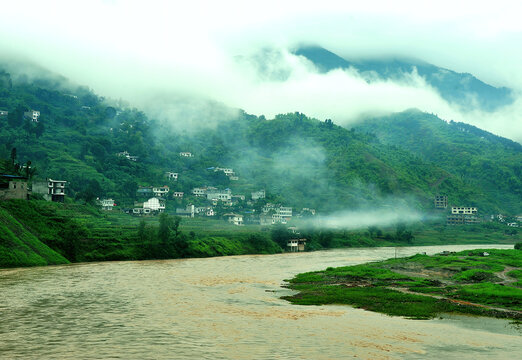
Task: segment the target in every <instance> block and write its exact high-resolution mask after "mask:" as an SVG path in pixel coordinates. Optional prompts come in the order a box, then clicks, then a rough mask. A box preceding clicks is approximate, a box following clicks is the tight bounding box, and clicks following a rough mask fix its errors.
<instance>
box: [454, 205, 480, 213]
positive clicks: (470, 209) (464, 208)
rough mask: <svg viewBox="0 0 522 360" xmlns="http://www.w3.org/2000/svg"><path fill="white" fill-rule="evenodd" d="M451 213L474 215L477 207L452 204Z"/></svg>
mask: <svg viewBox="0 0 522 360" xmlns="http://www.w3.org/2000/svg"><path fill="white" fill-rule="evenodd" d="M451 213H452V214H464V215H476V214H477V208H476V207H469V206H452V207H451Z"/></svg>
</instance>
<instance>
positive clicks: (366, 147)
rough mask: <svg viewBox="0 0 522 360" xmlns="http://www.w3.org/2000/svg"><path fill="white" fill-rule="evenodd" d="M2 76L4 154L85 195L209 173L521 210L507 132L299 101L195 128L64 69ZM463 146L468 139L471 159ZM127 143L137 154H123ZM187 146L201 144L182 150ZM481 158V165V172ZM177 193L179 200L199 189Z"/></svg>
mask: <svg viewBox="0 0 522 360" xmlns="http://www.w3.org/2000/svg"><path fill="white" fill-rule="evenodd" d="M0 79H1V81H0V110H4V111H8V112H9V114H8V116H7V117H2V118H1V121H0V144H1V145H0V157H2V158H8V157H9V156H10V153H11V151H12V149H13V148H16V149H17V156H18V161H19V162H21V163H25V162H26V161H28V160H30V161H31V162H32V164H31V166H32V167H33V168H36V174H35V177H39V178H45V177H51V178H58V179H62V180H67V181H68V182H69V187H68V197H69V198H72V199H75V200H77V201H81V202H93V200H94V199H95V198H96V197H100V198H101V197H105V196H107V197H112V198H114V199H115V200H116V202H117V203H118V204H122V205H129V206H132V204H133V202H134V200H135V199H136V190H137V188H138V186H139V185H163V184H168V185H169V186H171V190H172V191H183V192H185V194H187V195H190V194H191V190H192V188H194V187H197V186H205V185H212V186H216V187H219V188H226V187H230V188H231V189H232V191H233V193H234V194H244V195H246V197H247V198H248V197H249V194H250V192H251V191H256V190H259V189H266V191H267V197H268V198H267V200H268V201H273V202H279V203H284V204H286V205H288V206H293V207H296V208H300V207H308V208H315V209H318V210H319V211H321V212H323V213H328V212H333V211H335V210H340V209H351V208H361V207H365V206H372V205H386V206H390V207H392V208H393V207H394V206H397V205H399V204H402V203H407V204H408V205H410V206H414V207H417V208H423V209H430V208H431V207H432V204H433V202H432V199H433V196H434V195H435V194H439V193H442V194H447V195H448V196H449V197H450V199H451V202H452V203H455V204H459V205H468V206H473V205H474V206H479V207H480V208H481V210H482V211H484V212H497V211H508V212H510V213H513V214H516V213H519V212H520V211H521V210H522V209H521V208H520V206H521V202H520V201H519V200H520V164H521V163H522V158H521V153H520V149H519V148H517V144H516V143H512V142H509V141H508V140H506V139H500V138H496V137H495V139H497V140H495V141H493V142H491V141H489V140H484V142H481V141H479V140H477V136H476V135H474V134H473V133H472V131H470V132H464V131H460V132H459V135H458V136H457V135H453V133H451V134H450V133H444V132H439V133H436V134H434V133H433V132H428V131H426V132H422V133H421V132H419V133H417V134H413V133H412V134H411V135H408V132H405V131H404V130H402V129H397V130H395V129H394V128H391V127H390V128H389V129H388V130H389V136H390V138H383V137H382V136H379V134H377V135H374V134H373V133H374V130H373V129H372V128H370V127H367V128H360V129H359V128H358V129H355V130H353V129H352V130H348V129H345V128H342V127H339V126H337V125H335V124H334V121H332V120H329V119H328V120H326V121H320V120H317V119H312V118H308V117H307V116H305V115H304V114H301V113H290V114H284V115H278V116H276V117H275V119H272V120H267V119H265V118H264V116H260V117H257V116H253V115H249V114H246V113H244V112H238V115H237V116H233V117H231V118H230V119H223V121H221V122H220V123H219V124H218V125H217V127H216V128H215V129H214V128H207V129H200V130H194V131H193V132H192V133H190V134H187V133H180V132H178V131H176V130H175V129H176V128H175V127H173V126H171V124H169V122H168V121H166V122H160V121H158V120H156V119H151V118H148V117H147V116H146V115H145V114H144V113H143V112H141V111H139V110H137V109H132V108H129V107H125V106H120V105H118V103H117V102H115V101H112V100H110V99H104V98H102V97H99V96H97V95H96V94H94V93H93V92H92V91H90V90H89V89H87V88H84V87H76V86H72V85H70V84H68V83H67V82H66V81H65V80H64V79H62V78H59V77H52V76H45V77H40V78H31V79H29V78H27V77H23V76H22V77H20V76H18V77H11V75H10V74H8V73H6V72H3V73H1V74H0ZM31 109H34V110H38V111H40V113H41V115H40V118H39V121H38V122H36V123H35V122H32V121H30V120H28V119H24V116H23V113H24V111H27V110H31ZM406 114H407V113H406ZM404 116H406V115H404ZM381 120H383V119H381ZM384 120H386V119H384ZM435 120H437V119H435ZM382 123H383V124H391V122H386V121H383V122H382ZM436 124H437V123H436V122H435V121H434V123H433V125H429V126H436ZM368 126H369V125H368ZM383 126H384V125H383ZM389 126H392V125H389ZM451 126H454V127H455V126H457V125H451ZM462 126H463V125H462ZM412 131H413V130H412ZM477 131H478V130H477ZM403 137H404V138H403ZM391 139H395V140H394V141H391ZM400 139H402V140H400ZM498 139H500V140H498ZM468 140H469V141H468ZM486 141H487V143H488V144H489V143H490V142H491V143H492V144H494V145H491V146H494V151H495V152H494V154H493V153H492V154H489V151H487V149H489V148H485V147H484V143H485V142H486ZM462 142H464V143H465V148H462V146H463V145H462ZM398 144H402V145H401V147H399V146H398ZM408 144H410V145H408ZM415 144H417V145H415ZM421 144H426V145H429V144H434V145H433V146H432V147H430V151H433V152H434V154H432V155H429V154H428V153H423V152H421V151H418V150H416V149H415V146H417V147H423V146H424V145H421ZM435 144H437V145H435ZM513 144H514V145H513ZM406 145H408V146H406ZM455 149H463V150H462V151H461V153H462V154H461V155H459V156H460V159H461V160H462V162H461V161H460V160H457V159H459V157H458V156H455V151H456V150H455ZM517 149H518V150H517ZM123 151H127V152H128V153H129V154H131V155H132V156H137V157H138V158H137V161H131V160H129V159H127V158H125V157H122V156H118V155H117V154H118V153H120V152H123ZM184 151H187V152H191V153H192V154H193V155H194V156H193V157H181V156H180V155H179V153H180V152H184ZM459 151H460V150H459ZM485 152H486V153H488V155H487V156H486V155H485ZM443 154H444V155H443ZM442 157H445V158H446V160H445V161H442V160H441V159H442ZM499 159H506V161H500V160H499ZM461 163H462V164H465V166H464V165H463V166H459V164H461ZM452 164H453V165H452ZM510 164H511V165H513V166H511V165H510ZM516 164H518V167H517V166H516ZM468 165H470V166H471V167H469V169H470V170H467V169H468V167H467V166H468ZM216 166H220V167H230V168H233V169H234V171H235V172H236V174H237V175H238V177H239V180H237V181H231V180H230V179H229V178H228V177H227V176H225V175H224V174H223V173H221V172H215V171H212V167H216ZM480 169H482V170H481V171H482V174H481V175H480V176H479V175H477V174H475V173H474V172H478V171H479V170H480ZM166 171H173V172H177V173H179V180H178V181H177V182H172V183H167V180H166V178H165V172H166ZM466 171H471V173H469V172H466ZM173 201H174V200H173ZM175 201H176V204H177V205H180V206H181V205H185V204H188V203H191V202H192V203H197V202H198V201H200V200H199V199H196V198H192V197H191V196H185V198H184V199H183V200H175ZM172 209H173V208H172V207H171V208H170V210H172ZM167 211H169V206H168V205H167Z"/></svg>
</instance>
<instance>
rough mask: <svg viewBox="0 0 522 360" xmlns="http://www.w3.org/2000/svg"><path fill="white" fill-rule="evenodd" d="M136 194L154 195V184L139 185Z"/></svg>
mask: <svg viewBox="0 0 522 360" xmlns="http://www.w3.org/2000/svg"><path fill="white" fill-rule="evenodd" d="M136 194H137V195H138V196H147V197H148V196H152V186H139V187H138V190H136Z"/></svg>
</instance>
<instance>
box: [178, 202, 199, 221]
mask: <svg viewBox="0 0 522 360" xmlns="http://www.w3.org/2000/svg"><path fill="white" fill-rule="evenodd" d="M195 213H196V207H195V206H194V205H192V204H191V205H187V207H186V208H184V209H183V208H177V209H176V215H178V216H184V217H191V218H193V217H194V214H195Z"/></svg>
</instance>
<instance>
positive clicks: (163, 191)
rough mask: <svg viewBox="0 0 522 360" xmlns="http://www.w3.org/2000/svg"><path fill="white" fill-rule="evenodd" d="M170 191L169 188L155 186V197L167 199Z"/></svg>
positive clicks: (153, 189) (153, 190)
mask: <svg viewBox="0 0 522 360" xmlns="http://www.w3.org/2000/svg"><path fill="white" fill-rule="evenodd" d="M169 191H170V189H169V187H168V186H155V187H153V188H152V192H153V193H154V196H158V197H165V196H167V194H168V193H169Z"/></svg>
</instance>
